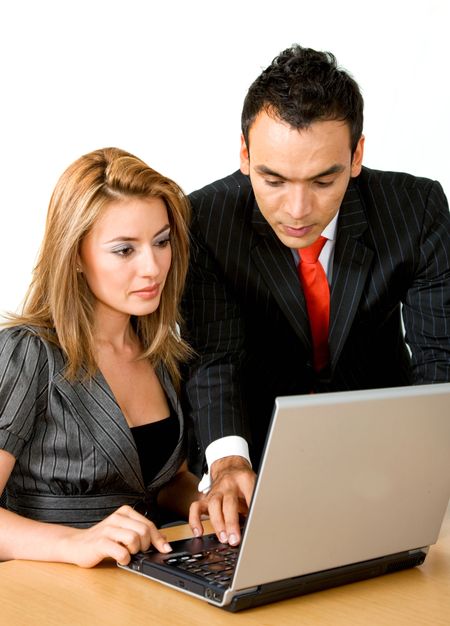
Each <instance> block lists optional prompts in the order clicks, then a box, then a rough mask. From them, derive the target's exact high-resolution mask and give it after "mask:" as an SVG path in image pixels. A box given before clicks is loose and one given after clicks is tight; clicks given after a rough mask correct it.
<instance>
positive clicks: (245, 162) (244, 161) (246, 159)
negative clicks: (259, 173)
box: [239, 135, 250, 176]
mask: <svg viewBox="0 0 450 626" xmlns="http://www.w3.org/2000/svg"><path fill="white" fill-rule="evenodd" d="M239 156H240V161H241V172H242V173H243V174H247V176H248V175H249V174H250V155H249V152H248V148H247V144H246V142H245V139H244V135H241V150H240V153H239Z"/></svg>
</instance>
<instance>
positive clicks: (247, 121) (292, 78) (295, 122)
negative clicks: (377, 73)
mask: <svg viewBox="0 0 450 626" xmlns="http://www.w3.org/2000/svg"><path fill="white" fill-rule="evenodd" d="M363 107H364V102H363V98H362V95H361V92H360V90H359V87H358V85H357V83H356V81H355V80H354V79H353V78H352V77H351V76H350V75H349V74H348V73H347V72H346V71H344V70H343V69H340V68H339V67H338V65H337V62H336V58H335V56H334V55H333V54H331V52H317V51H316V50H312V49H311V48H302V47H301V46H299V45H293V46H292V47H291V48H287V49H286V50H284V51H283V52H281V53H280V54H279V55H278V56H277V57H275V59H274V60H273V61H272V63H271V64H270V65H269V67H268V68H267V69H265V70H264V71H263V72H262V74H260V76H258V78H257V79H256V80H255V81H254V82H253V83H252V85H251V86H250V89H249V90H248V93H247V96H246V98H245V100H244V107H243V110H242V118H241V125H242V134H243V135H244V139H245V142H246V144H247V147H249V142H248V139H249V131H250V127H251V125H252V124H253V122H254V121H255V118H256V116H257V115H258V113H260V112H261V111H266V112H267V113H269V114H270V115H273V116H274V117H278V118H279V119H281V120H283V121H284V122H287V123H288V124H289V125H290V126H292V127H293V128H297V129H304V128H308V127H309V126H310V125H311V124H312V123H313V122H317V121H323V120H343V121H345V122H347V124H348V125H349V128H350V136H351V151H352V154H353V152H354V151H355V149H356V146H357V144H358V141H359V139H360V137H361V133H362V128H363Z"/></svg>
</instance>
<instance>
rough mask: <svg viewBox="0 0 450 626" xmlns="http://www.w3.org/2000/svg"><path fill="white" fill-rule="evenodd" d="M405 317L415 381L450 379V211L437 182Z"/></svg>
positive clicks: (427, 204) (428, 201)
mask: <svg viewBox="0 0 450 626" xmlns="http://www.w3.org/2000/svg"><path fill="white" fill-rule="evenodd" d="M403 319H404V323H405V331H406V340H407V342H408V344H409V346H410V348H411V352H412V365H413V382H414V383H415V384H422V383H438V382H448V381H450V213H449V208H448V203H447V199H446V197H445V195H444V192H443V190H442V187H441V186H440V184H439V183H438V182H434V183H433V184H432V186H431V189H430V193H429V194H428V196H427V197H426V198H425V213H424V220H423V227H422V234H421V242H420V254H419V263H418V267H417V269H416V272H415V279H414V281H413V283H412V285H411V287H410V288H409V290H408V292H407V295H406V299H405V302H404V305H403Z"/></svg>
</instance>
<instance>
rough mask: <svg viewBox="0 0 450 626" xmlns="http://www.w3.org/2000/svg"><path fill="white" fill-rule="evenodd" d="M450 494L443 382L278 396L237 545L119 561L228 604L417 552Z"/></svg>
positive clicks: (353, 577) (403, 561)
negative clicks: (124, 561)
mask: <svg viewBox="0 0 450 626" xmlns="http://www.w3.org/2000/svg"><path fill="white" fill-rule="evenodd" d="M449 497H450V383H444V384H437V385H422V386H414V387H401V388H391V389H377V390H368V391H351V392H338V393H327V394H318V395H305V396H292V397H280V398H277V399H276V401H275V407H274V413H273V417H272V422H271V427H270V430H269V434H268V437H267V441H266V446H265V450H264V454H263V460H262V463H261V467H260V471H259V474H258V478H257V482H256V487H255V491H254V494H253V498H252V502H251V505H250V510H249V515H248V518H247V520H246V523H245V526H244V529H243V537H242V541H241V544H240V546H238V547H237V548H232V547H230V546H228V545H224V544H221V543H219V542H218V540H217V539H216V537H215V535H207V536H205V537H203V538H193V539H188V540H183V541H175V542H172V544H171V545H172V547H173V552H171V553H170V554H160V553H158V552H155V551H153V550H150V551H149V552H146V553H138V554H136V555H134V556H133V558H132V559H131V562H130V564H129V565H127V566H126V567H125V568H124V569H128V570H130V571H131V572H135V573H139V574H142V575H144V576H147V577H149V578H151V579H153V580H157V581H160V582H162V583H165V584H166V585H169V586H171V587H173V588H175V589H177V590H180V591H183V592H185V593H188V594H190V595H194V596H197V597H199V598H201V599H203V600H206V601H208V602H209V603H211V604H213V605H215V606H217V607H222V608H224V609H228V610H230V611H238V610H241V609H245V608H249V607H252V606H257V605H261V604H265V603H267V602H273V601H276V600H281V599H284V598H290V597H293V596H297V595H302V594H306V593H310V592H313V591H319V590H322V589H326V588H328V587H332V586H336V585H341V584H344V583H350V582H355V581H358V580H362V579H365V578H370V577H374V576H379V575H381V574H387V573H390V572H395V571H398V570H401V569H405V568H409V567H413V566H415V565H420V564H421V563H423V561H424V559H425V557H426V554H427V551H428V547H429V546H430V545H431V544H433V543H435V542H436V540H437V538H438V535H439V530H440V527H441V524H442V521H443V518H444V515H445V512H446V508H447V504H448V501H449Z"/></svg>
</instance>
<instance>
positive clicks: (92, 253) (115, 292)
mask: <svg viewBox="0 0 450 626" xmlns="http://www.w3.org/2000/svg"><path fill="white" fill-rule="evenodd" d="M171 261H172V250H171V245H170V225H169V219H168V215H167V209H166V205H165V204H164V202H163V200H161V198H135V197H130V198H126V199H121V200H113V201H111V202H109V203H108V204H107V205H106V207H105V208H104V210H103V212H102V213H101V215H100V217H99V219H98V220H97V221H96V222H95V224H94V226H93V227H92V228H91V230H90V231H89V233H88V234H87V235H86V236H85V237H84V239H83V240H82V242H81V245H80V251H79V256H78V265H79V267H80V269H81V271H82V272H83V274H84V277H85V279H86V281H87V284H88V286H89V288H90V290H91V291H92V293H93V295H94V297H95V298H96V305H95V311H96V313H97V314H101V313H104V312H107V313H119V314H125V315H127V316H130V315H148V314H149V313H153V312H154V311H156V309H157V308H158V306H159V302H160V299H161V293H162V290H163V288H164V284H165V282H166V278H167V274H168V272H169V269H170V264H171Z"/></svg>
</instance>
